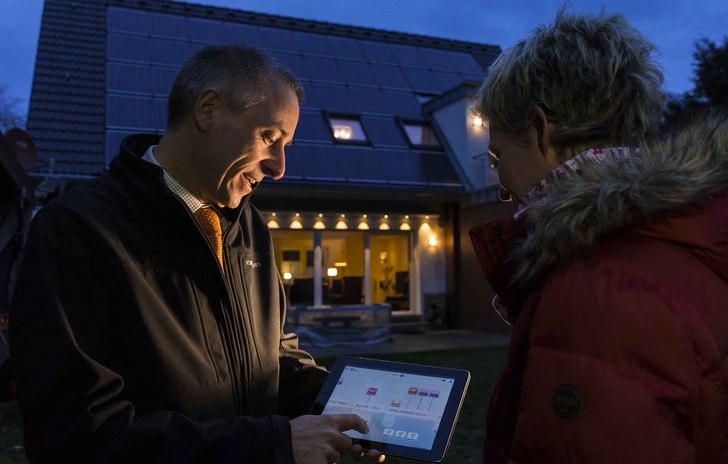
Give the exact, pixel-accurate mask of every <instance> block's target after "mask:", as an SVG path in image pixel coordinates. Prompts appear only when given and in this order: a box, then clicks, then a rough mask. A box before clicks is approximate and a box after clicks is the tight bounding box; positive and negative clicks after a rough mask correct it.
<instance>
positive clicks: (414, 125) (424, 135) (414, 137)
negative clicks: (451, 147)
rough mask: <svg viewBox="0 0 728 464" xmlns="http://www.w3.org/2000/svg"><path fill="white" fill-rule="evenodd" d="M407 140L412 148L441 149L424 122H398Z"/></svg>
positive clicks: (428, 126) (429, 127)
mask: <svg viewBox="0 0 728 464" xmlns="http://www.w3.org/2000/svg"><path fill="white" fill-rule="evenodd" d="M400 122H401V126H402V129H403V130H404V133H405V134H406V135H407V140H408V141H409V143H410V145H411V146H412V147H414V148H442V146H441V145H440V141H439V140H437V137H436V136H435V132H434V131H433V130H432V126H430V124H428V123H426V122H412V121H400Z"/></svg>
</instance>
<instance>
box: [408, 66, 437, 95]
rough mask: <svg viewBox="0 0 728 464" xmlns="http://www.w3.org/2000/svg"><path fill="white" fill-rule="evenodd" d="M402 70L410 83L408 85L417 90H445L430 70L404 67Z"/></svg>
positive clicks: (434, 91) (435, 91)
mask: <svg viewBox="0 0 728 464" xmlns="http://www.w3.org/2000/svg"><path fill="white" fill-rule="evenodd" d="M402 72H403V73H404V75H405V77H406V78H407V81H408V82H409V83H410V87H411V88H412V89H413V90H415V91H417V92H433V93H441V92H443V91H445V90H447V88H444V87H443V86H442V84H440V83H439V82H438V81H437V80H436V79H435V76H434V75H433V74H432V71H430V70H425V69H416V68H406V67H405V68H402Z"/></svg>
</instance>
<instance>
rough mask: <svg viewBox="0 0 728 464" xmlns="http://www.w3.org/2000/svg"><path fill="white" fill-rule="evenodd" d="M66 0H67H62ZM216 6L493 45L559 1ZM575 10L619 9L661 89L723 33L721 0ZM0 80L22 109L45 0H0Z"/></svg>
mask: <svg viewBox="0 0 728 464" xmlns="http://www.w3.org/2000/svg"><path fill="white" fill-rule="evenodd" d="M68 1H71V0H68ZM189 3H199V4H207V5H214V6H224V7H229V8H236V9H243V10H249V11H257V12H262V13H270V14H277V15H283V16H292V17H296V18H305V19H313V20H319V21H326V22H332V23H338V24H348V25H355V26H365V27H372V28H376V29H385V30H391V31H399V32H408V33H415V34H423V35H428V36H433V37H440V38H447V39H456V40H465V41H470V42H478V43H486V44H492V45H498V46H500V47H501V48H502V49H506V48H508V47H509V46H511V45H512V44H513V43H515V42H516V41H517V40H518V39H520V38H522V37H524V36H525V35H526V34H528V32H529V31H530V30H531V29H533V27H535V26H537V25H539V24H542V23H544V22H549V21H550V20H551V19H553V17H554V14H555V12H556V11H557V10H558V9H559V7H561V6H562V5H563V3H564V2H563V0H366V1H362V0H337V1H334V0H197V1H193V2H189ZM568 4H569V11H571V12H575V13H577V12H578V13H581V12H584V13H598V12H599V11H600V10H601V9H602V8H604V10H605V11H607V12H610V13H611V12H620V13H623V14H624V15H625V16H626V17H627V19H628V20H629V21H630V22H631V23H632V24H633V25H634V26H636V27H637V28H638V29H640V30H641V31H642V32H643V33H644V34H645V35H646V36H647V37H648V38H649V39H650V40H651V41H652V42H653V43H654V44H655V45H657V47H658V49H659V54H658V55H657V59H658V60H659V62H660V63H661V64H662V66H663V70H664V72H665V77H666V82H665V89H666V90H667V91H668V92H672V93H682V92H686V91H689V90H691V89H692V88H693V82H692V77H693V65H694V62H693V57H692V54H693V51H694V50H695V42H696V41H698V40H699V39H701V38H708V39H710V40H712V41H714V42H720V43H722V40H723V37H725V36H728V1H726V0H697V1H695V0H612V1H602V0H572V1H571V2H568ZM0 7H2V8H1V9H0V32H1V33H2V38H3V40H0V87H5V88H6V93H7V96H9V97H10V98H11V99H13V100H15V101H16V105H15V109H16V110H17V111H18V112H19V113H22V114H25V113H26V112H27V107H28V101H29V99H30V91H31V85H32V80H33V68H34V64H35V53H36V48H37V45H38V31H39V29H40V20H41V13H42V8H43V0H0Z"/></svg>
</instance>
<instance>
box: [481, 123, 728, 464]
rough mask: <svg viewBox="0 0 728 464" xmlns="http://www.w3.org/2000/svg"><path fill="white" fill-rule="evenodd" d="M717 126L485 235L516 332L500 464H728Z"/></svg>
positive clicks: (490, 439) (723, 155)
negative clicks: (709, 134)
mask: <svg viewBox="0 0 728 464" xmlns="http://www.w3.org/2000/svg"><path fill="white" fill-rule="evenodd" d="M709 129H711V128H709V127H693V128H690V129H689V130H687V131H686V134H684V135H683V136H682V138H678V139H677V140H676V142H675V144H674V145H672V146H671V145H670V144H667V143H666V144H665V145H663V146H661V147H657V148H655V149H654V150H650V151H648V152H647V153H646V154H644V155H643V156H640V157H634V158H631V159H630V160H628V161H626V162H620V163H613V164H610V165H606V166H605V165H598V166H597V165H591V166H584V167H583V168H584V169H583V172H580V173H578V174H573V175H568V176H567V177H565V178H563V179H561V180H559V181H558V182H557V184H555V185H554V186H553V188H552V190H551V191H550V192H549V195H548V197H547V198H545V199H543V200H542V201H539V202H537V203H535V204H533V205H532V206H530V207H529V209H528V210H527V212H526V214H525V215H523V216H521V217H520V218H519V219H517V220H516V219H510V220H500V221H491V222H488V223H486V224H483V225H481V226H479V227H475V228H473V229H472V230H471V238H472V241H473V245H474V246H475V250H476V253H477V254H478V257H479V258H480V261H481V265H482V267H483V270H484V271H485V273H486V276H487V277H488V279H489V280H490V282H491V284H492V285H493V287H494V289H495V290H496V292H497V293H498V295H499V298H500V303H499V304H500V305H501V307H503V308H506V310H507V315H506V318H507V319H510V320H511V321H512V322H515V324H514V332H513V336H512V340H511V347H510V351H509V357H508V361H507V365H506V369H505V370H504V372H503V374H502V377H501V379H500V380H499V383H498V385H497V386H496V388H495V390H494V392H493V395H492V397H491V403H490V408H489V411H488V425H487V428H488V430H487V438H486V443H485V452H484V462H485V463H506V462H512V463H519V464H522V463H560V464H561V463H623V462H624V463H626V462H629V463H633V462H634V463H637V462H639V463H668V462H669V463H715V464H719V463H722V464H724V463H728V190H726V186H727V185H728V126H727V125H726V124H722V125H719V127H718V129H720V130H719V131H718V134H717V135H716V134H715V132H714V133H713V134H712V136H713V138H709V137H708V136H707V132H706V131H708V130H709ZM712 129H713V130H715V127H713V128H712Z"/></svg>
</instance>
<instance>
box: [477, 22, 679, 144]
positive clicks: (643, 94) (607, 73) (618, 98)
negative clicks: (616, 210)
mask: <svg viewBox="0 0 728 464" xmlns="http://www.w3.org/2000/svg"><path fill="white" fill-rule="evenodd" d="M654 51H655V47H654V45H652V44H651V43H650V42H648V41H647V40H646V39H645V38H644V37H643V36H642V34H640V33H639V31H637V30H636V29H634V28H633V27H632V26H630V25H629V24H628V23H627V20H626V19H625V18H624V16H622V15H621V14H605V13H601V14H599V15H596V16H589V15H568V14H566V13H565V11H564V9H562V10H561V11H559V12H558V13H557V15H556V18H555V20H554V22H553V24H550V25H544V26H540V27H537V28H536V29H534V30H533V32H532V33H531V35H530V36H529V37H527V38H525V39H523V40H521V41H519V42H518V43H516V44H515V45H514V46H513V47H511V48H509V49H508V50H506V51H505V52H504V53H503V54H501V55H500V56H499V57H498V58H497V59H496V61H495V62H494V63H493V64H492V66H491V67H490V69H489V73H488V75H487V77H486V78H485V81H484V82H483V85H482V86H481V88H480V91H479V93H478V96H477V101H476V104H475V108H474V109H475V111H476V112H477V113H480V114H482V115H483V116H484V117H486V118H487V119H488V120H489V122H490V123H491V124H492V125H493V126H494V127H497V128H499V129H501V130H503V131H505V132H508V133H511V134H520V133H522V132H523V131H525V130H526V129H527V128H528V127H529V126H530V125H531V124H532V123H533V122H534V117H535V115H534V107H535V106H536V105H538V106H540V107H541V108H542V109H543V110H544V112H545V114H546V116H547V118H548V120H549V122H552V123H554V126H555V127H554V132H553V138H552V144H553V145H554V146H555V147H557V150H558V151H559V153H560V154H562V155H563V154H564V152H565V151H569V149H571V148H575V147H577V146H579V145H583V144H585V143H590V142H591V143H594V142H602V143H613V144H618V145H631V146H636V145H639V144H641V143H642V142H643V141H644V140H646V139H648V138H650V137H651V136H653V135H654V134H656V133H657V130H658V126H659V122H660V118H661V116H662V111H663V106H664V101H665V95H664V93H663V90H662V83H663V75H662V71H661V70H660V68H659V66H658V65H657V64H656V63H655V62H654V61H653V59H652V54H653V52H654Z"/></svg>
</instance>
